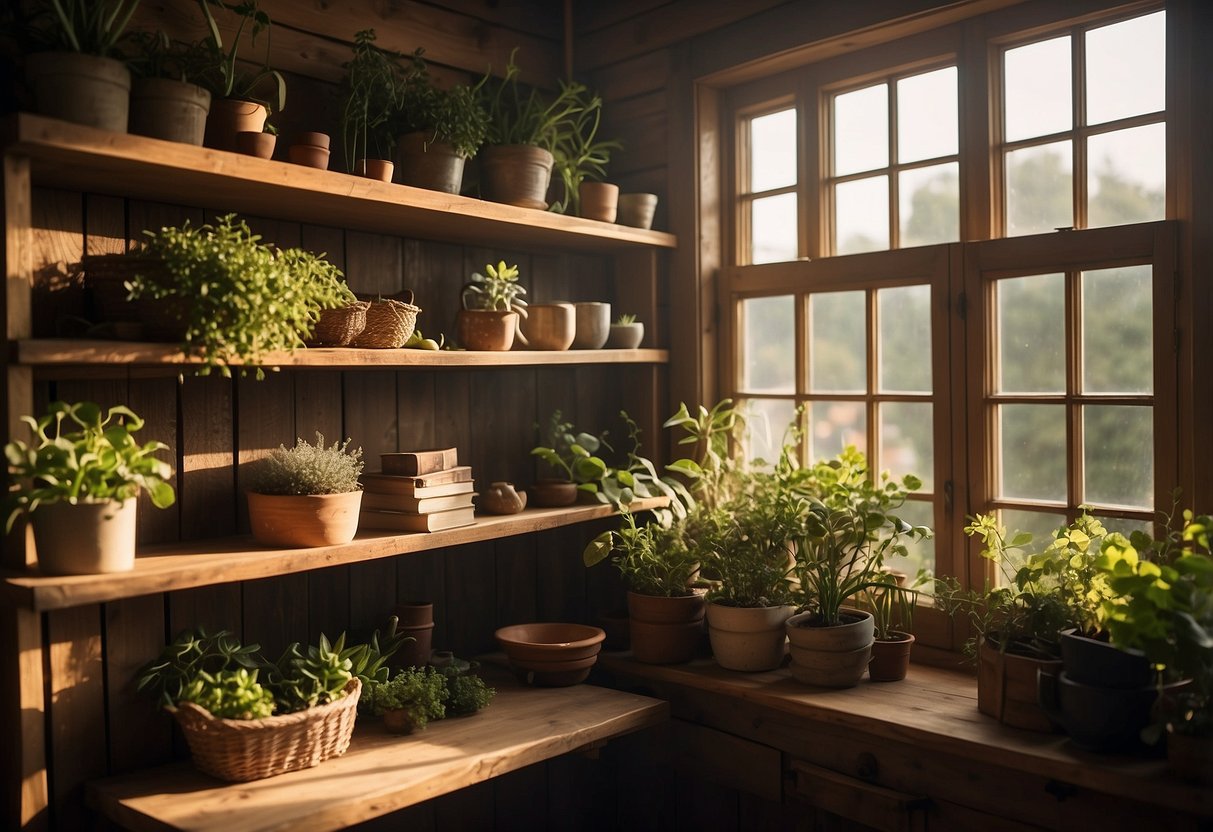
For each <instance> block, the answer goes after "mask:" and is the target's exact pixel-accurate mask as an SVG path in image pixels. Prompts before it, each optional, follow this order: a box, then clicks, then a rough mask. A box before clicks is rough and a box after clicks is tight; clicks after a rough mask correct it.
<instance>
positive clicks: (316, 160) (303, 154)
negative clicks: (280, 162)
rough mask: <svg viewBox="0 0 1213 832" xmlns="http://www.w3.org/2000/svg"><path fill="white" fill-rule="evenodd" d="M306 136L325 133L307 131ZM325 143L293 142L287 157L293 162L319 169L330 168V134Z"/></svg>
mask: <svg viewBox="0 0 1213 832" xmlns="http://www.w3.org/2000/svg"><path fill="white" fill-rule="evenodd" d="M304 135H305V136H317V135H318V136H324V134H323V133H305V134H304ZM325 139H326V142H325V145H323V146H322V145H318V144H298V143H296V144H293V145H291V146H290V149H289V150H288V151H287V158H288V159H290V160H291V162H292V163H293V164H296V165H303V166H304V167H306V168H318V169H319V170H328V167H329V149H328V147H327V139H328V136H325Z"/></svg>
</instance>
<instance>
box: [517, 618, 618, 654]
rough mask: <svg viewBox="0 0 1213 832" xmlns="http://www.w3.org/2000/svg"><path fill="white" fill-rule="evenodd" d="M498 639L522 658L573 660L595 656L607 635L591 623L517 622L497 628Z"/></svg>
mask: <svg viewBox="0 0 1213 832" xmlns="http://www.w3.org/2000/svg"><path fill="white" fill-rule="evenodd" d="M495 635H496V638H497V643H498V644H500V645H501V649H502V650H504V651H505V653H506V655H507V656H509V657H510V661H513V662H518V661H523V662H569V661H574V660H577V659H592V658H594V657H596V656H597V655H598V651H599V650H600V649H602V641H603V639H605V638H606V633H604V632H603V631H602V630H601V629H600V628H598V627H591V626H590V625H588V624H556V623H547V624H513V625H511V626H509V627H502V628H501V629H500V630H498V631H497V632H496V634H495Z"/></svg>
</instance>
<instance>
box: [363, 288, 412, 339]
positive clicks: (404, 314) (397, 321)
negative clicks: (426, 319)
mask: <svg viewBox="0 0 1213 832" xmlns="http://www.w3.org/2000/svg"><path fill="white" fill-rule="evenodd" d="M401 296H402V297H404V298H407V300H397V299H395V298H377V299H375V300H372V301H371V306H370V308H369V309H367V311H366V328H365V329H364V330H362V332H361V333H360V334H359V335H358V336H357V337H355V338H354V342H353V344H352V346H355V347H370V348H373V349H389V350H390V349H398V348H399V347H403V346H404V342H405V341H407V340H409V336H411V335H412V334H413V330H414V329H416V328H417V314H418V313H419V312H421V307H419V306H414V305H413V304H412V302H411V301H412V300H413V293H412V292H409V291H407V290H406V291H404V292H402V293H401Z"/></svg>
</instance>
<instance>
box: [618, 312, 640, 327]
mask: <svg viewBox="0 0 1213 832" xmlns="http://www.w3.org/2000/svg"><path fill="white" fill-rule="evenodd" d="M634 323H636V316H635V315H633V314H631V313H630V312H625V313H624V314H622V315H620V316H618V317H617V318H615V325H616V326H630V325H631V324H634Z"/></svg>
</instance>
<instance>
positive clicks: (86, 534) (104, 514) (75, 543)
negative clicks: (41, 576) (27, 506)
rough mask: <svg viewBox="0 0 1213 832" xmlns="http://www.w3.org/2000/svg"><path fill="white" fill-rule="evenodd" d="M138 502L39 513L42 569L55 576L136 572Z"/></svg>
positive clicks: (53, 506) (66, 506)
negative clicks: (136, 508)
mask: <svg viewBox="0 0 1213 832" xmlns="http://www.w3.org/2000/svg"><path fill="white" fill-rule="evenodd" d="M137 505H138V501H137V500H136V499H135V498H134V497H132V498H130V499H129V500H122V501H118V500H102V501H100V502H92V501H81V502H78V503H76V504H75V505H73V504H71V503H68V502H58V503H46V504H43V505H40V506H38V510H37V511H35V512H34V513H33V516H32V520H33V524H34V547H35V549H36V550H37V553H38V568H39V569H41V570H42V571H43V572H46V573H47V574H50V575H94V574H97V573H99V572H129V571H130V570H132V569H134V568H135V507H136V506H137Z"/></svg>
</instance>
